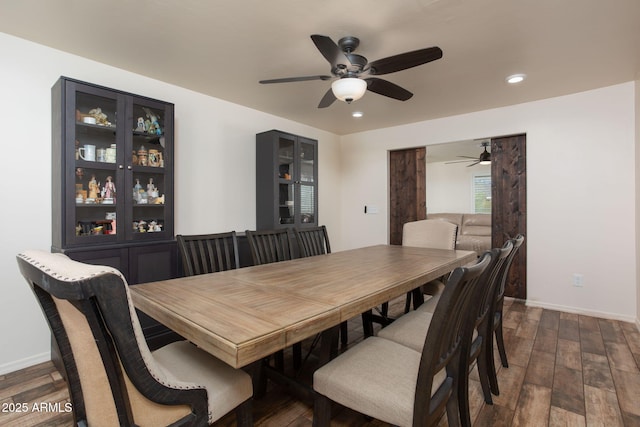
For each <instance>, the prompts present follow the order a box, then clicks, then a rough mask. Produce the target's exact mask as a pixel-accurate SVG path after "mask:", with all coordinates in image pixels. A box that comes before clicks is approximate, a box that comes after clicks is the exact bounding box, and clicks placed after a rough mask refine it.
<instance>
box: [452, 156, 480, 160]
mask: <svg viewBox="0 0 640 427" xmlns="http://www.w3.org/2000/svg"><path fill="white" fill-rule="evenodd" d="M456 157H463V158H465V159H473V160H478V157H471V156H456Z"/></svg>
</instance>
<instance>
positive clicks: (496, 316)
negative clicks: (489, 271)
mask: <svg viewBox="0 0 640 427" xmlns="http://www.w3.org/2000/svg"><path fill="white" fill-rule="evenodd" d="M511 242H512V243H513V250H512V251H511V253H510V254H509V257H508V258H507V260H506V261H505V263H504V264H503V266H502V271H501V272H500V277H499V283H498V286H496V289H495V293H494V296H493V306H492V307H491V313H492V316H491V317H492V322H491V326H492V333H491V336H490V338H491V340H490V341H491V342H490V343H487V350H488V351H487V362H488V368H487V370H488V372H489V384H490V386H491V392H492V393H493V394H495V395H496V396H497V395H499V394H500V389H499V387H498V376H497V372H496V367H495V360H494V353H493V336H494V335H495V339H496V346H497V347H498V353H499V354H500V361H501V362H502V366H504V367H505V368H508V367H509V362H508V360H507V351H506V349H505V346H504V337H503V335H502V311H503V307H504V290H505V286H506V283H507V280H508V279H509V271H510V270H511V264H512V263H513V258H514V257H515V256H516V253H517V252H518V249H520V247H521V246H522V244H523V243H524V235H522V234H518V235H517V236H516V237H515V238H513V239H511Z"/></svg>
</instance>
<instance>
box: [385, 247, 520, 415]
mask: <svg viewBox="0 0 640 427" xmlns="http://www.w3.org/2000/svg"><path fill="white" fill-rule="evenodd" d="M512 248H513V244H512V243H511V241H508V242H507V243H506V244H505V245H504V246H503V247H502V248H500V249H497V248H496V249H493V250H491V251H487V253H488V254H491V262H490V263H489V266H488V267H487V269H486V270H485V272H484V273H483V275H482V277H481V278H480V283H479V285H478V287H477V290H476V292H475V294H474V295H473V297H472V303H471V305H470V307H469V309H470V315H471V318H472V325H473V333H472V336H471V337H469V341H468V342H464V343H463V351H464V352H466V354H467V356H468V357H467V367H466V369H467V370H469V371H470V370H471V369H472V368H473V366H474V363H475V362H477V368H478V376H479V378H480V384H481V386H482V393H483V395H484V400H485V402H486V403H488V404H492V403H493V400H492V398H491V390H490V386H489V371H488V364H487V359H486V357H487V352H488V349H487V348H486V346H487V345H488V344H490V343H491V336H492V334H493V330H492V326H493V325H492V323H491V316H490V314H491V307H492V305H493V304H492V303H493V297H494V293H495V292H494V291H495V289H496V286H497V285H498V282H499V275H500V272H501V269H502V266H503V264H504V262H505V261H506V260H507V257H508V256H509V253H510V252H511V250H512ZM447 286H448V285H447ZM441 297H442V294H439V295H436V296H434V297H433V298H432V299H430V300H429V301H427V303H425V304H423V305H421V306H420V307H418V308H417V309H416V310H415V311H412V312H410V313H408V314H406V315H404V316H402V317H400V318H399V319H397V320H396V321H395V322H393V323H392V324H391V325H389V326H388V327H386V328H384V329H382V330H381V331H380V332H379V333H378V336H379V337H381V338H385V339H389V340H392V341H395V342H397V343H400V344H402V345H405V346H407V347H410V348H413V349H415V350H417V351H419V350H421V349H422V347H421V346H422V345H423V344H424V338H425V336H426V335H427V333H428V330H429V328H430V327H431V325H432V323H431V320H432V318H433V313H434V312H435V310H436V309H437V306H438V304H439V302H440V298H441ZM434 301H435V303H434ZM461 369H462V368H461ZM458 386H459V388H458V402H459V405H460V419H461V421H462V425H463V426H465V427H467V426H470V425H471V417H470V413H469V384H468V376H465V377H463V379H461V381H460V382H459V383H458Z"/></svg>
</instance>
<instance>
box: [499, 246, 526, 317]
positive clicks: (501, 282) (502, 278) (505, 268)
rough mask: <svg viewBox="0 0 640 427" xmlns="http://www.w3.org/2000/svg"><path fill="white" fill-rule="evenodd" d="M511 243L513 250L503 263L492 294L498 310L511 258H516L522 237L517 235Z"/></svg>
mask: <svg viewBox="0 0 640 427" xmlns="http://www.w3.org/2000/svg"><path fill="white" fill-rule="evenodd" d="M511 242H512V243H513V249H512V250H511V253H510V254H509V257H508V258H507V260H506V261H505V263H504V264H503V265H502V271H500V277H499V279H498V280H499V283H498V286H497V287H496V290H495V292H494V295H495V298H494V304H497V305H499V306H500V308H501V307H502V302H503V301H504V289H505V286H506V284H507V280H508V278H509V270H510V269H511V263H512V262H513V258H514V257H515V256H516V253H517V252H518V249H520V246H522V244H523V243H524V235H522V234H518V235H517V236H516V237H515V238H513V239H511ZM494 311H495V310H494Z"/></svg>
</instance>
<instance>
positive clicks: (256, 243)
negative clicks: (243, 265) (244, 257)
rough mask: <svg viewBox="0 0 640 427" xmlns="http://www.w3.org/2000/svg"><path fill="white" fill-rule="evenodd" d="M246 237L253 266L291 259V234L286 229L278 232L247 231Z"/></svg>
mask: <svg viewBox="0 0 640 427" xmlns="http://www.w3.org/2000/svg"><path fill="white" fill-rule="evenodd" d="M246 235H247V240H248V242H249V248H250V249H251V257H252V258H253V264H254V265H261V264H269V263H272V262H279V261H288V260H290V259H293V251H292V250H291V232H290V231H289V229H288V228H283V229H280V230H259V231H252V230H247V231H246Z"/></svg>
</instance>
